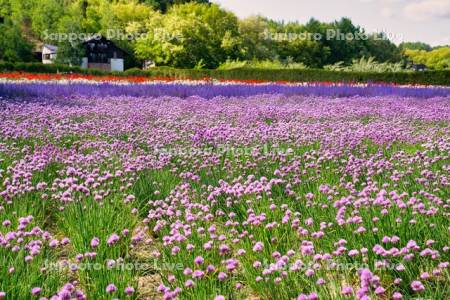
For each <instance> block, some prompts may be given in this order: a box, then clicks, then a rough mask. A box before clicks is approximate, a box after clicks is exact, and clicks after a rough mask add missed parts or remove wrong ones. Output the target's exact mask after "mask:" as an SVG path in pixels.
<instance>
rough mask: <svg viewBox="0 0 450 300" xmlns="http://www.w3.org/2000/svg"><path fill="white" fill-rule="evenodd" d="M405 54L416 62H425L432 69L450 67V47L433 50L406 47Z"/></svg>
mask: <svg viewBox="0 0 450 300" xmlns="http://www.w3.org/2000/svg"><path fill="white" fill-rule="evenodd" d="M404 54H405V56H406V57H407V58H408V59H410V60H412V61H413V62H414V63H416V64H424V65H426V66H428V67H429V68H432V69H436V70H442V69H449V68H450V47H442V48H439V49H434V50H432V51H425V50H410V49H406V50H405V51H404Z"/></svg>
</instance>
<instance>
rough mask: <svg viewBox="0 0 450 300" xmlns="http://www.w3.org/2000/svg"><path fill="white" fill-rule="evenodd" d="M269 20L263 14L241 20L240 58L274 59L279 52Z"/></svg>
mask: <svg viewBox="0 0 450 300" xmlns="http://www.w3.org/2000/svg"><path fill="white" fill-rule="evenodd" d="M270 33H271V30H270V27H269V21H268V20H267V19H266V18H264V17H261V16H253V17H248V18H246V19H243V20H240V21H239V35H240V40H241V41H240V53H239V56H240V58H243V59H246V60H253V59H256V60H266V59H273V58H274V57H275V56H276V55H277V53H276V49H275V47H274V46H275V41H273V40H272V37H271V34H270Z"/></svg>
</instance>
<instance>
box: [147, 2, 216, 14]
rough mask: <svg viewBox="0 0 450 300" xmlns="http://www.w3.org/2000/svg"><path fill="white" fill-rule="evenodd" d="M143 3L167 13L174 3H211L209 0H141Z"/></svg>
mask: <svg viewBox="0 0 450 300" xmlns="http://www.w3.org/2000/svg"><path fill="white" fill-rule="evenodd" d="M140 2H141V3H145V4H147V5H149V6H151V7H153V8H155V9H157V10H159V11H161V12H162V13H166V12H167V11H168V10H169V8H170V7H171V6H173V5H177V4H185V3H191V2H192V3H203V4H204V3H207V4H208V3H209V0H141V1H140Z"/></svg>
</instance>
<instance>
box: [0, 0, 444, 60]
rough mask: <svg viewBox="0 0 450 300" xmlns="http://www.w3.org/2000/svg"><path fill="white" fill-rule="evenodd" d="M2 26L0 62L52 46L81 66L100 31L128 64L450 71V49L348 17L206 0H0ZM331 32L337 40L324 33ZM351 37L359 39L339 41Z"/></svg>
mask: <svg viewBox="0 0 450 300" xmlns="http://www.w3.org/2000/svg"><path fill="white" fill-rule="evenodd" d="M0 30H1V32H2V35H1V36H0V61H1V60H3V61H12V62H15V61H33V59H36V58H33V50H36V49H38V47H40V46H42V44H44V43H46V44H53V45H58V46H59V48H58V62H60V63H66V64H79V60H80V57H82V56H81V54H82V53H81V52H82V51H83V49H82V47H80V44H81V43H82V42H83V39H86V38H87V37H89V36H90V35H94V34H102V35H104V36H106V37H108V38H110V39H111V40H113V41H115V42H116V44H117V45H118V46H120V47H121V48H122V49H124V50H125V51H126V52H127V53H128V54H129V55H128V57H127V61H126V63H127V67H133V66H141V65H142V63H143V62H144V61H151V62H152V63H154V64H155V65H158V66H171V67H177V68H218V67H222V68H224V67H226V66H232V65H239V64H241V63H243V62H259V65H261V66H264V63H261V62H270V64H272V65H273V63H274V62H276V63H278V64H281V65H290V66H294V67H299V68H300V67H314V68H322V67H325V66H326V67H328V68H330V66H346V65H351V64H352V62H353V63H355V61H361V59H368V58H370V59H371V61H374V62H378V63H392V64H396V63H397V64H402V65H403V66H405V65H406V62H408V61H409V62H411V61H412V62H414V63H421V64H425V65H427V66H428V67H429V68H434V69H445V68H448V67H449V61H450V48H449V47H439V48H436V49H433V48H432V47H430V46H429V45H427V44H424V43H404V44H401V45H399V46H397V45H395V44H394V43H392V42H391V41H390V40H389V39H387V38H386V37H385V36H384V34H382V33H377V34H368V33H366V32H365V30H364V29H363V28H361V27H360V26H357V25H355V24H353V22H352V21H351V20H350V19H348V18H342V19H340V20H337V21H335V22H331V23H324V22H320V21H318V20H315V19H311V20H310V21H308V22H307V23H306V24H300V23H297V22H289V23H287V22H278V21H273V20H269V19H267V18H265V17H262V16H253V17H249V18H246V19H238V18H237V17H236V16H235V15H234V14H233V13H232V12H229V11H227V10H224V9H222V8H221V7H219V6H217V5H215V4H212V3H209V2H208V1H207V0H197V1H187V0H140V1H138V0H131V1H121V0H0ZM330 33H334V35H335V36H334V38H325V37H329V36H330ZM348 34H350V35H353V36H354V37H355V38H352V39H351V38H345V39H343V38H339V37H342V36H344V35H345V36H348ZM319 36H320V37H322V38H318V37H319ZM359 37H362V38H359ZM275 65H276V64H275Z"/></svg>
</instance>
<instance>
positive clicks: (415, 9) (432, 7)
mask: <svg viewBox="0 0 450 300" xmlns="http://www.w3.org/2000/svg"><path fill="white" fill-rule="evenodd" d="M404 14H405V16H406V17H408V18H409V19H412V20H415V21H426V20H431V19H433V18H444V19H446V18H450V1H449V0H423V1H419V2H413V3H410V4H408V5H406V6H405V9H404Z"/></svg>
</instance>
